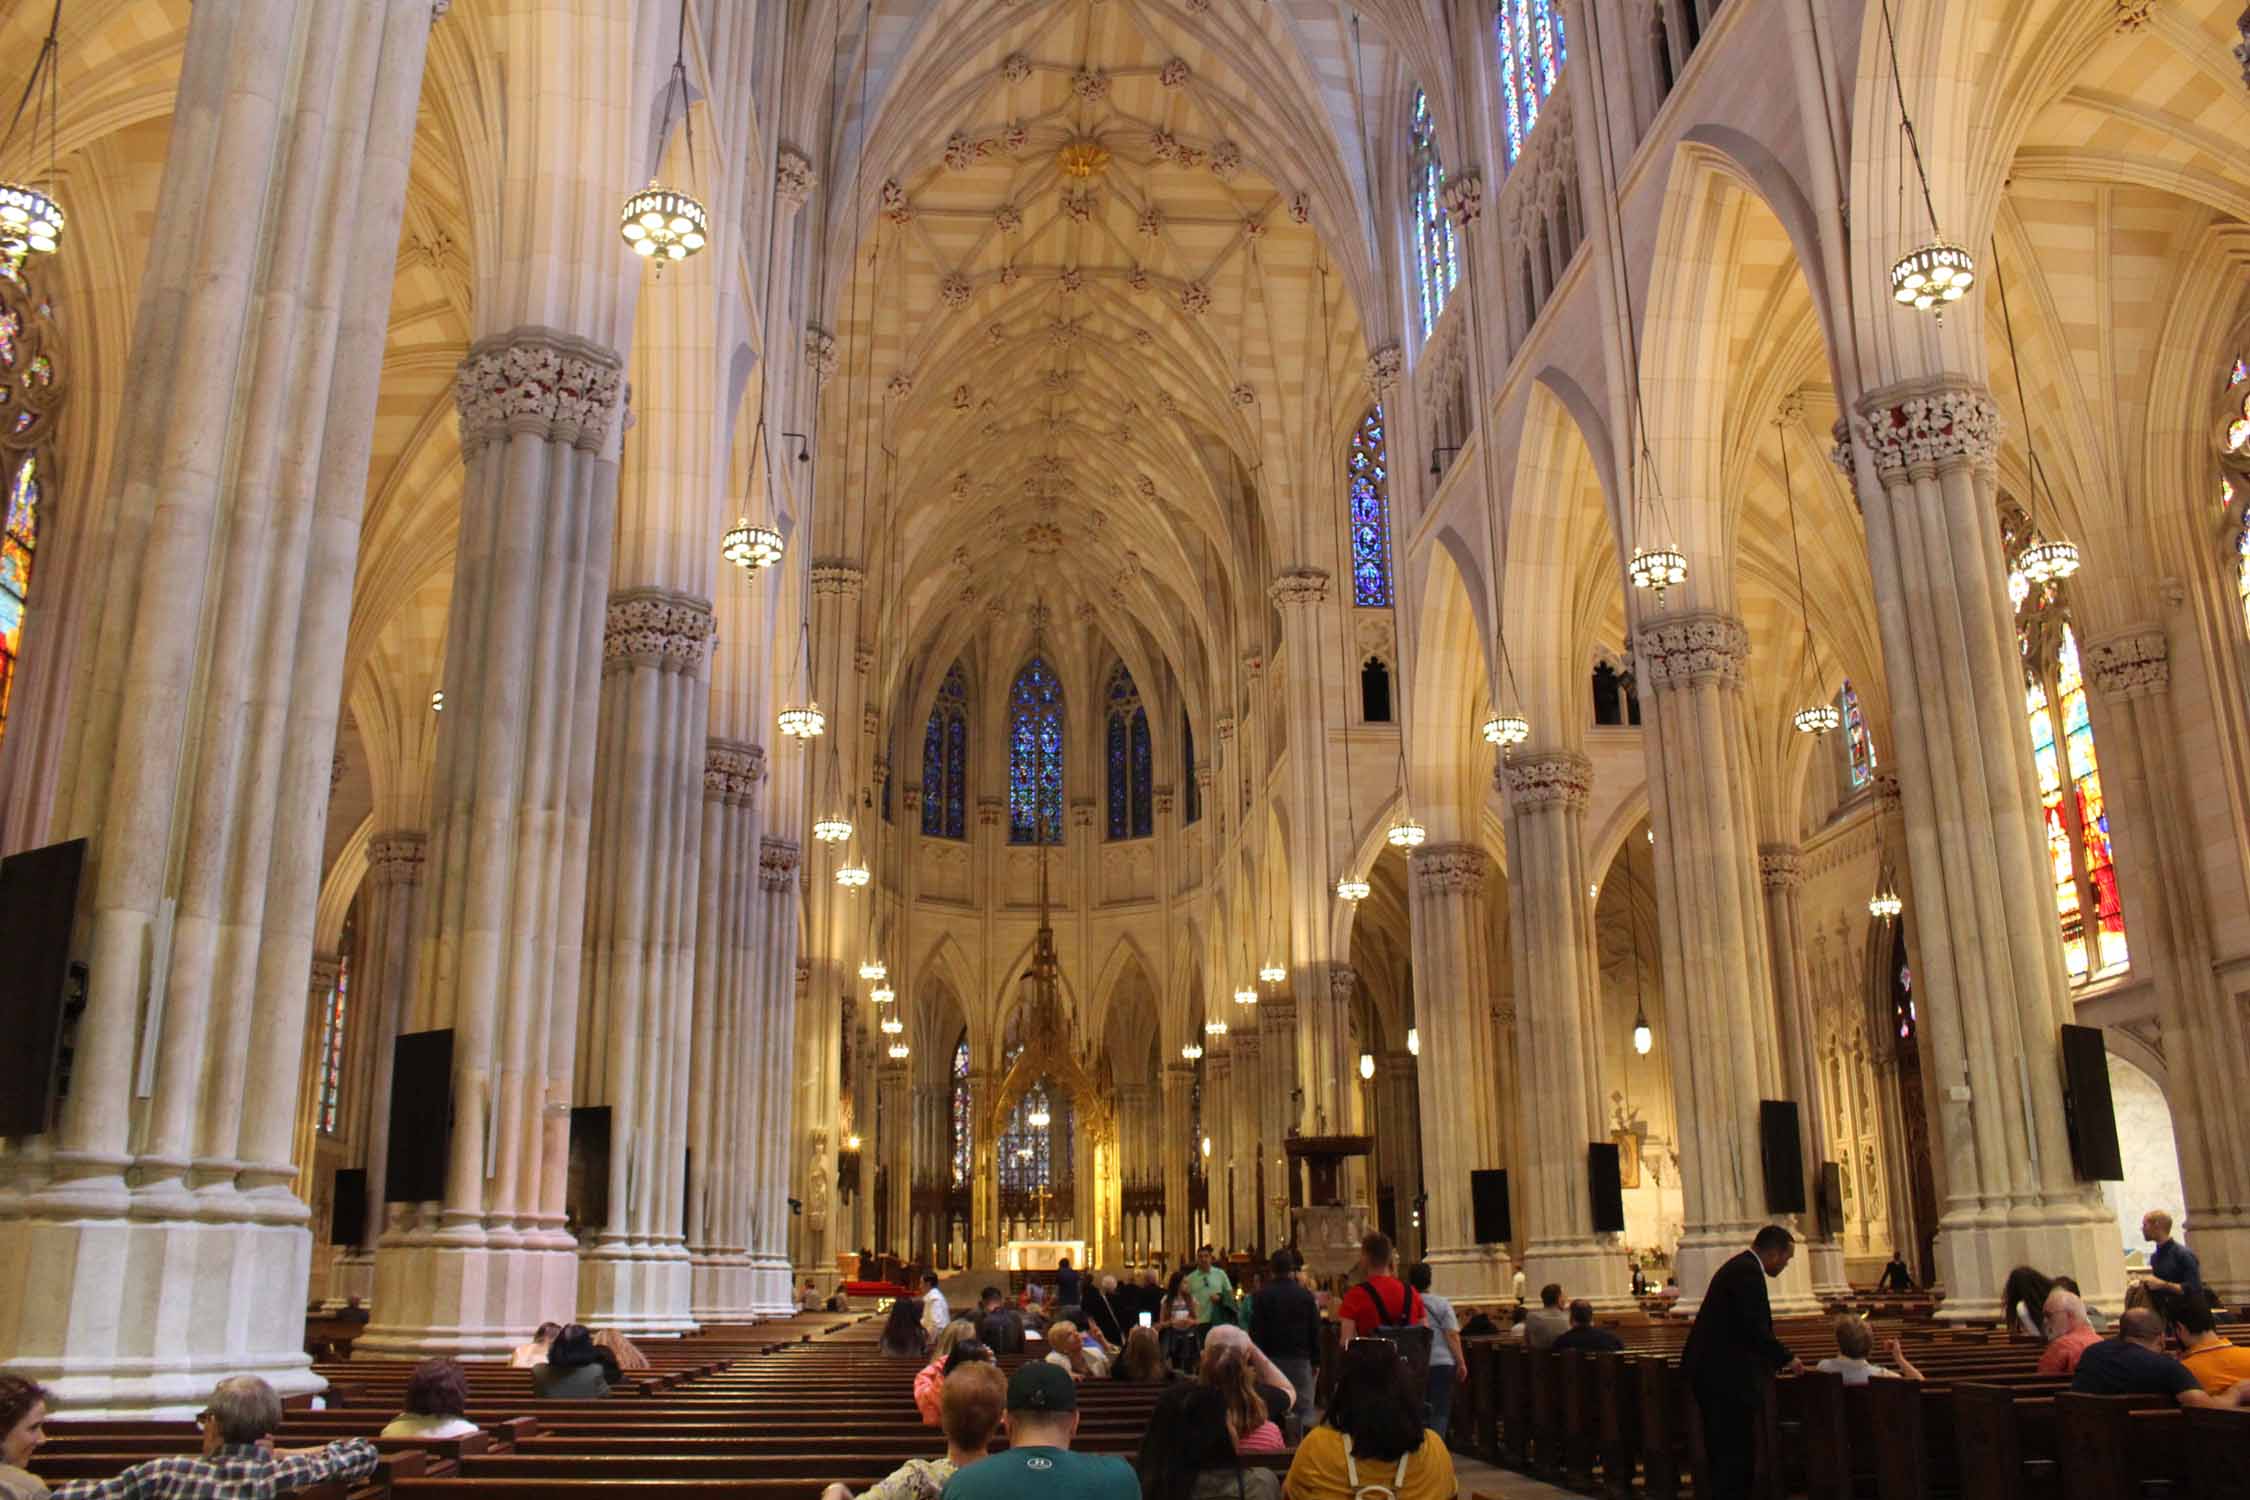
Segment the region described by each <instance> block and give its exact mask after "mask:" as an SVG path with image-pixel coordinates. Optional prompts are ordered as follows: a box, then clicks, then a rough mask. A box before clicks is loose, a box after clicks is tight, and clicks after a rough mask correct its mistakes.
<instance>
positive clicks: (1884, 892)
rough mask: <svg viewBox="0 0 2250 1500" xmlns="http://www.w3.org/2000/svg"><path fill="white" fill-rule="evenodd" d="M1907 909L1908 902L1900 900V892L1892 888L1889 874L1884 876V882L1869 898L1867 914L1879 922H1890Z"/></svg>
mask: <svg viewBox="0 0 2250 1500" xmlns="http://www.w3.org/2000/svg"><path fill="white" fill-rule="evenodd" d="M1905 910H1906V903H1905V902H1904V901H1902V900H1900V899H1899V894H1898V892H1897V891H1895V890H1893V889H1892V888H1891V883H1890V879H1889V877H1888V876H1886V877H1885V878H1884V880H1883V882H1882V884H1880V885H1878V886H1876V888H1875V894H1874V895H1872V896H1870V897H1868V898H1867V914H1868V915H1869V916H1871V917H1873V918H1874V919H1875V920H1876V921H1878V922H1888V921H1890V920H1891V919H1892V918H1894V917H1896V916H1897V915H1898V914H1899V913H1900V912H1903V911H1905Z"/></svg>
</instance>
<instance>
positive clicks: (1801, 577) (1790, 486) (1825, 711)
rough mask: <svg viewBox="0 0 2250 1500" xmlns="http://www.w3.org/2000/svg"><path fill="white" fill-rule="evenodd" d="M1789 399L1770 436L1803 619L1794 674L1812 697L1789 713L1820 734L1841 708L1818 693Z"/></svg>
mask: <svg viewBox="0 0 2250 1500" xmlns="http://www.w3.org/2000/svg"><path fill="white" fill-rule="evenodd" d="M1792 405H1793V401H1784V402H1783V403H1782V407H1781V410H1780V411H1778V412H1776V413H1775V414H1774V419H1773V430H1774V436H1775V438H1776V439H1777V440H1778V441H1779V443H1780V446H1781V493H1782V498H1783V499H1784V500H1785V501H1786V502H1787V503H1788V506H1789V556H1790V559H1791V560H1792V561H1793V562H1794V563H1795V564H1796V568H1797V613H1798V614H1799V615H1800V616H1802V617H1803V619H1804V622H1805V650H1804V656H1803V659H1802V660H1801V661H1800V663H1799V671H1798V675H1799V676H1800V677H1803V678H1805V679H1807V680H1808V681H1810V682H1811V683H1812V685H1813V694H1814V697H1813V701H1812V702H1810V703H1807V704H1806V705H1805V706H1804V707H1802V708H1800V709H1798V710H1797V712H1796V713H1795V714H1794V715H1792V716H1791V717H1790V720H1789V722H1790V723H1792V724H1794V725H1796V726H1797V732H1798V733H1799V734H1810V735H1824V734H1827V733H1828V732H1829V731H1830V730H1832V729H1835V728H1836V727H1837V726H1839V725H1841V724H1842V723H1843V722H1844V715H1843V712H1842V711H1841V710H1840V709H1838V708H1837V707H1836V705H1835V704H1834V703H1833V702H1831V701H1829V700H1828V699H1827V698H1825V697H1822V696H1820V693H1821V689H1822V687H1823V685H1824V684H1823V679H1822V678H1821V675H1820V648H1819V647H1818V646H1817V645H1815V644H1814V643H1813V633H1812V606H1811V603H1810V601H1809V600H1808V599H1807V598H1806V596H1805V554H1804V550H1803V549H1802V548H1801V547H1800V546H1799V545H1798V542H1797V485H1796V481H1795V480H1794V479H1793V478H1792V477H1791V476H1790V473H1789V418H1790V410H1791V407H1792Z"/></svg>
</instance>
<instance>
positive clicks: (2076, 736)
mask: <svg viewBox="0 0 2250 1500" xmlns="http://www.w3.org/2000/svg"><path fill="white" fill-rule="evenodd" d="M2001 535H2002V539H2003V540H2002V555H2003V556H2005V557H2010V558H2013V557H2017V556H2020V555H2021V554H2022V552H2023V549H2024V547H2025V546H2026V545H2028V544H2029V543H2030V542H2031V541H2032V540H2033V533H2032V531H2031V528H2030V524H2029V522H2028V521H2027V520H2026V518H2025V517H2024V514H2023V512H2022V511H2020V510H2017V509H2015V508H2014V507H2013V506H2008V507H2006V508H2005V509H2004V511H2003V514H2002V519H2001ZM2008 595H2009V597H2010V598H2011V599H2012V600H2013V601H2014V602H2015V606H2016V641H2017V645H2018V647H2019V648H2020V649H2021V651H2022V653H2023V672H2024V715H2025V717H2026V719H2027V720H2028V721H2029V723H2030V727H2031V758H2032V762H2033V764H2034V766H2035V768H2036V769H2037V771H2038V776H2039V813H2040V820H2041V822H2042V824H2043V825H2044V827H2045V831H2046V837H2047V864H2048V874H2049V877H2050V878H2051V880H2052V881H2053V885H2054V892H2055V913H2056V917H2057V919H2058V920H2059V922H2060V924H2061V928H2062V945H2063V968H2064V970H2065V971H2066V972H2068V974H2069V975H2070V982H2071V983H2072V984H2073V985H2084V984H2092V983H2095V982H2097V981H2100V980H2105V979H2112V978H2115V977H2117V976H2118V975H2120V974H2123V973H2124V972H2125V971H2126V969H2127V968H2128V967H2129V956H2128V954H2127V951H2126V947H2125V904H2124V901H2123V900H2122V899H2121V897H2120V896H2119V894H2118V890H2117V864H2116V861H2115V859H2114V858H2113V856H2112V853H2111V849H2110V841H2109V808H2108V804H2107V803H2106V802H2104V800H2103V798H2102V773H2101V760H2100V757H2099V756H2098V755H2097V754H2096V752H2095V749H2094V724H2093V718H2092V715H2091V714H2090V712H2089V710H2088V705H2087V701H2086V680H2085V675H2084V673H2083V672H2082V670H2081V668H2080V665H2079V659H2078V636H2077V633H2076V632H2075V631H2073V630H2072V628H2071V624H2070V609H2069V605H2068V603H2067V602H2066V600H2065V598H2064V595H2063V590H2062V587H2061V586H2058V585H2057V584H2054V583H2044V584H2040V583H2033V582H2032V581H2031V580H2030V579H2028V578H2025V577H2024V576H2023V575H2022V574H2021V573H2011V574H2010V575H2009V577H2008Z"/></svg>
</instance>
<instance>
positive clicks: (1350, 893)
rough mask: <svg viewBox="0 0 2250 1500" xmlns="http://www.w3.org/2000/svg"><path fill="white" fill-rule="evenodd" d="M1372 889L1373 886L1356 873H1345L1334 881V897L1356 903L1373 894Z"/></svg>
mask: <svg viewBox="0 0 2250 1500" xmlns="http://www.w3.org/2000/svg"><path fill="white" fill-rule="evenodd" d="M1373 890H1374V888H1373V887H1371V886H1370V885H1368V883H1367V882H1366V881H1364V880H1362V879H1360V878H1359V877H1358V876H1357V875H1346V876H1345V877H1344V878H1343V879H1341V880H1339V881H1337V882H1336V899H1337V900H1339V901H1350V902H1354V903H1357V902H1361V901H1365V900H1366V899H1367V898H1368V897H1369V896H1370V895H1372V894H1373Z"/></svg>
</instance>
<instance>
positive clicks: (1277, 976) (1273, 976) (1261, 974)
mask: <svg viewBox="0 0 2250 1500" xmlns="http://www.w3.org/2000/svg"><path fill="white" fill-rule="evenodd" d="M1288 977H1289V971H1288V970H1287V969H1285V968H1283V967H1282V966H1281V965H1279V964H1267V965H1266V966H1265V967H1264V968H1262V969H1260V970H1259V971H1258V982H1259V983H1260V984H1279V983H1281V981H1283V980H1284V979H1287V978H1288Z"/></svg>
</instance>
